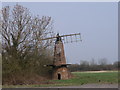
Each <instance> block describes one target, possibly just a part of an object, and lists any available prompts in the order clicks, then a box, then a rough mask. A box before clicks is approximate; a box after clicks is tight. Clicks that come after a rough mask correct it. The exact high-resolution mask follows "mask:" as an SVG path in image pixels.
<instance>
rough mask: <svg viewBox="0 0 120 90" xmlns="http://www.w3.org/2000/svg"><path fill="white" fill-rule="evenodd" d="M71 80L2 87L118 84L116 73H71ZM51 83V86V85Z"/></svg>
mask: <svg viewBox="0 0 120 90" xmlns="http://www.w3.org/2000/svg"><path fill="white" fill-rule="evenodd" d="M72 74H73V75H74V77H73V78H71V79H68V80H49V81H48V82H49V83H50V84H41V85H10V86H3V87H6V88H7V87H9V88H10V87H15V88H16V87H55V86H77V85H83V84H88V83H99V84H105V83H106V84H114V83H118V72H116V71H114V72H100V73H90V72H72ZM51 83H52V84H51Z"/></svg>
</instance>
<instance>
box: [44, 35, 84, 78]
mask: <svg viewBox="0 0 120 90" xmlns="http://www.w3.org/2000/svg"><path fill="white" fill-rule="evenodd" d="M48 39H56V40H55V46H54V59H53V64H51V65H44V66H51V67H52V68H53V72H52V79H55V80H61V79H69V78H70V77H71V73H70V71H69V70H68V67H67V66H68V65H70V64H66V58H65V54H64V45H63V42H64V43H69V42H70V43H72V42H78V41H82V40H81V34H80V33H76V34H68V35H61V36H60V35H59V33H58V34H57V35H56V36H54V37H49V38H45V39H42V40H48ZM68 39H69V40H68Z"/></svg>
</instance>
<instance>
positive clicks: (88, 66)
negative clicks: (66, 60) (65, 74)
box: [68, 58, 120, 72]
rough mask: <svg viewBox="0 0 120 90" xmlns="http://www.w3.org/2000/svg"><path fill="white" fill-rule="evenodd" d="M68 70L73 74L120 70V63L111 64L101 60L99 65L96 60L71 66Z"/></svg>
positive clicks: (103, 59) (104, 59) (82, 61)
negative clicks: (77, 72) (76, 72)
mask: <svg viewBox="0 0 120 90" xmlns="http://www.w3.org/2000/svg"><path fill="white" fill-rule="evenodd" d="M68 68H69V69H70V71H71V72H75V71H101V70H118V69H119V68H120V61H115V62H114V63H113V64H110V63H108V61H107V59H106V58H102V59H100V60H99V61H98V63H97V62H96V60H95V59H92V60H91V61H86V60H81V61H80V64H71V65H70V66H69V67H68Z"/></svg>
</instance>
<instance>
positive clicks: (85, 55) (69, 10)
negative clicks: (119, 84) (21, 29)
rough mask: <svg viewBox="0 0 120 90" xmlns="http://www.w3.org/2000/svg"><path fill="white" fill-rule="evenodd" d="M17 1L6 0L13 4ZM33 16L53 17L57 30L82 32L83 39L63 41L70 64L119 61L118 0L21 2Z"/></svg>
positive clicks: (64, 32)
mask: <svg viewBox="0 0 120 90" xmlns="http://www.w3.org/2000/svg"><path fill="white" fill-rule="evenodd" d="M15 4H16V3H13V2H12V3H8V2H7V3H3V7H4V6H6V5H9V6H12V7H13V5H15ZM18 4H20V5H23V6H24V7H27V8H28V9H29V10H30V11H31V13H32V14H33V15H40V16H51V17H52V19H53V20H54V23H53V24H54V32H55V33H57V32H59V33H60V34H61V35H62V34H71V33H78V32H80V33H81V34H82V42H78V43H68V44H64V48H65V55H66V59H67V62H68V63H78V64H79V63H80V60H87V61H90V60H91V59H92V58H94V59H95V60H96V61H98V60H99V59H101V58H107V59H108V61H109V63H112V62H114V61H117V60H118V11H117V10H118V6H117V2H75V3H73V2H66V3H65V2H59V3H54V2H47V3H46V2H45V3H42V2H37V3H33V2H32V3H30V2H26V3H25V2H24V3H20V2H19V3H18Z"/></svg>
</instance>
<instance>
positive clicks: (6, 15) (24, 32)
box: [2, 5, 51, 57]
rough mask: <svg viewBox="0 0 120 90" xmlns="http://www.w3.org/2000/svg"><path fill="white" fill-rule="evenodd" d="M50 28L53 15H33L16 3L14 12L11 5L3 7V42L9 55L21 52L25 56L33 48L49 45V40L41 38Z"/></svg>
mask: <svg viewBox="0 0 120 90" xmlns="http://www.w3.org/2000/svg"><path fill="white" fill-rule="evenodd" d="M50 29H51V17H45V16H43V17H42V18H39V16H37V17H32V16H31V15H30V12H29V10H28V9H27V8H25V7H23V6H21V5H15V6H14V8H13V10H12V13H11V12H10V7H9V6H6V7H5V8H3V9H2V39H3V41H2V44H3V49H4V50H5V52H8V53H9V55H12V56H14V57H15V56H16V54H18V55H19V54H21V55H20V56H22V57H24V56H25V55H27V53H28V51H30V50H31V49H33V48H37V49H38V48H40V47H41V46H42V47H43V46H44V47H45V48H46V47H48V46H49V43H48V41H47V42H43V41H41V39H42V38H45V36H46V34H45V33H47V32H48V31H50ZM11 52H12V53H11Z"/></svg>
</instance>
